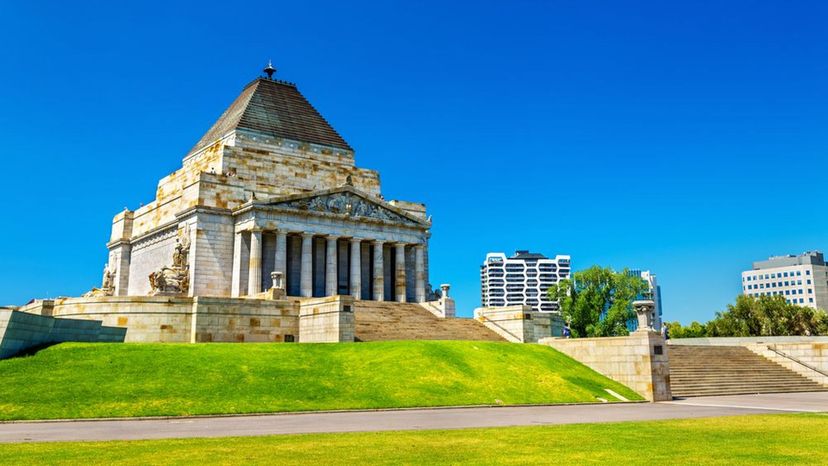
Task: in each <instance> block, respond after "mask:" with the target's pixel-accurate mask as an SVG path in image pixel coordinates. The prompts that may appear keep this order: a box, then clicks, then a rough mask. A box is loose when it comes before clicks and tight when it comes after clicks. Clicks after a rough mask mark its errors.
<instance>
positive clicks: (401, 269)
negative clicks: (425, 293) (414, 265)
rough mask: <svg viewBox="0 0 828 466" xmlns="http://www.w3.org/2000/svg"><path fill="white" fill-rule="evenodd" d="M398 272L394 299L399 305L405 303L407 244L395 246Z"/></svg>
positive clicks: (395, 276)
mask: <svg viewBox="0 0 828 466" xmlns="http://www.w3.org/2000/svg"><path fill="white" fill-rule="evenodd" d="M394 251H395V254H396V256H395V260H394V262H396V264H395V265H396V270H395V271H394V272H395V273H394V295H395V296H394V297H395V298H396V300H397V302H398V303H404V302H405V243H396V244H395V245H394Z"/></svg>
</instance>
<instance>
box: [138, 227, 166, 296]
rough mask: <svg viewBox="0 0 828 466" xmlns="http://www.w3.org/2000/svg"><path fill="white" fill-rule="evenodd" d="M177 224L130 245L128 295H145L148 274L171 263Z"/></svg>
mask: <svg viewBox="0 0 828 466" xmlns="http://www.w3.org/2000/svg"><path fill="white" fill-rule="evenodd" d="M177 233H178V224H177V223H176V224H175V225H172V226H171V227H169V228H165V229H163V230H160V231H158V232H155V233H153V234H152V235H149V236H147V237H145V238H142V239H140V240H139V241H136V242H135V243H134V244H133V245H132V252H131V254H130V262H129V286H128V294H129V295H130V296H146V295H148V294H149V292H150V284H149V275H150V274H151V273H152V272H155V271H156V270H158V269H160V268H161V267H162V266H165V265H166V266H170V265H172V256H173V252H174V251H175V240H176V234H177Z"/></svg>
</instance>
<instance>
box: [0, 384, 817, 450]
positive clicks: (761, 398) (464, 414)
mask: <svg viewBox="0 0 828 466" xmlns="http://www.w3.org/2000/svg"><path fill="white" fill-rule="evenodd" d="M786 411H788V412H817V411H828V392H821V393H797V394H778V395H746V396H741V395H739V396H727V397H724V396H719V397H699V398H689V399H686V400H677V401H672V402H665V403H631V404H608V405H607V404H601V405H572V406H532V407H495V408H450V409H412V410H401V411H363V412H355V411H352V412H338V413H308V414H275V415H263V416H225V417H202V418H173V419H151V420H107V421H60V422H25V423H4V424H0V443H4V442H54V441H73V440H76V441H89V440H137V439H161V438H189V437H227V436H252V435H275V434H298V433H320V432H365V431H387V430H424V429H461V428H471V427H503V426H531V425H549V424H575V423H584V422H618V421H646V420H655V419H683V418H697V417H709V416H733V415H742V414H768V413H779V412H786Z"/></svg>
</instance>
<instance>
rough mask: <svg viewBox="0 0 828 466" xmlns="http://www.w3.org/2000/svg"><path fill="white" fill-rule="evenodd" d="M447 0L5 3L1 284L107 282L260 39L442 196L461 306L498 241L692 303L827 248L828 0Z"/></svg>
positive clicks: (339, 113) (253, 66)
mask: <svg viewBox="0 0 828 466" xmlns="http://www.w3.org/2000/svg"><path fill="white" fill-rule="evenodd" d="M70 3H71V4H72V5H69V4H70ZM447 3H448V2H432V3H419V2H418V3H415V2H378V3H373V4H372V3H363V2H329V3H328V2H295V1H294V2H284V3H283V2H261V1H260V2H253V3H245V2H234V3H232V4H228V3H226V2H221V3H211V2H206V1H200V2H194V3H192V4H184V3H177V2H163V3H152V2H130V3H125V2H52V3H50V2H33V1H25V2H24V1H4V2H2V3H0V44H2V45H1V46H0V109H2V111H0V140H1V141H2V145H0V156H2V161H3V164H4V167H3V173H4V176H3V181H2V184H0V193H1V194H2V196H0V206H2V211H3V216H2V217H0V262H2V265H0V303H2V304H6V303H8V304H20V303H23V302H25V301H27V300H29V299H31V298H34V297H44V296H57V295H78V294H80V293H82V292H83V291H85V290H87V289H88V288H89V287H91V286H93V285H97V284H98V283H99V281H100V273H101V268H102V265H103V264H104V262H105V261H106V248H105V246H104V244H105V243H106V241H107V239H108V234H109V229H110V222H111V218H112V215H114V214H115V213H116V212H118V211H120V210H121V209H123V208H124V207H129V208H131V209H135V208H137V207H138V206H139V205H140V203H142V202H143V203H146V202H149V201H151V200H152V199H153V197H154V192H155V187H156V184H157V182H158V180H159V179H160V178H161V177H163V176H164V175H166V174H168V173H170V172H172V171H173V170H175V169H176V168H178V167H179V166H180V162H181V158H182V157H183V156H184V154H185V153H186V152H187V150H188V149H189V148H190V147H191V146H192V145H193V144H194V143H195V142H196V141H197V140H198V139H199V137H200V136H201V135H202V134H203V133H204V132H205V131H206V130H207V129H208V128H209V126H210V125H211V124H212V122H213V121H214V120H215V119H216V118H217V117H218V115H219V114H220V113H221V112H222V111H223V109H224V108H225V107H226V106H227V105H228V104H229V103H230V102H231V101H232V100H233V99H234V98H235V96H236V95H237V93H238V92H239V91H240V90H241V88H242V87H243V86H244V85H245V84H246V83H247V82H248V81H250V80H251V79H252V78H254V77H256V76H257V75H258V74H259V70H260V69H261V68H262V66H263V65H264V64H265V63H266V61H267V59H268V58H272V59H273V62H274V64H275V65H276V67H277V68H278V69H279V71H278V74H277V76H278V77H280V78H282V79H286V80H290V81H294V82H296V83H298V85H299V89H300V90H301V91H302V92H303V93H304V94H305V95H306V96H307V97H308V98H309V99H310V100H311V102H313V103H314V105H315V106H316V107H317V108H318V109H319V110H320V111H321V112H322V113H323V115H325V117H326V118H327V119H328V120H329V121H330V122H331V123H332V124H333V126H334V127H335V128H336V129H337V130H338V131H339V132H340V133H341V134H342V135H343V136H344V137H345V138H346V140H348V141H349V142H350V143H351V145H353V146H354V147H355V149H356V157H357V164H358V165H359V166H361V167H365V168H372V169H376V170H379V172H380V173H381V175H382V181H383V192H384V194H385V196H386V198H389V199H395V198H396V199H405V200H414V201H422V202H425V203H426V204H427V205H428V207H429V210H430V212H431V214H432V215H433V216H434V227H433V230H432V241H431V258H430V260H431V281H432V283H433V284H435V285H437V284H439V283H442V282H448V283H451V284H452V285H453V291H454V296H455V297H456V298H457V300H458V306H459V309H460V310H461V313H462V314H465V315H469V314H470V313H471V309H473V308H474V307H475V306H477V305H479V265H480V263H481V262H482V261H483V258H484V257H485V254H486V252H488V251H504V252H507V253H511V252H513V251H514V250H515V249H531V250H533V251H538V252H542V253H546V254H548V255H554V254H559V253H562V254H571V255H572V258H573V263H574V267H575V269H581V268H585V267H587V266H589V265H591V264H596V263H597V264H602V265H609V266H613V267H616V268H622V267H625V266H626V267H636V268H646V269H651V270H652V271H654V272H655V273H657V275H658V278H659V281H660V282H661V285H662V289H663V294H664V298H663V299H664V307H665V317H666V318H667V319H669V320H681V321H684V322H687V321H689V320H692V319H701V320H706V319H708V318H710V317H712V316H713V313H714V312H715V311H717V310H721V309H723V308H724V307H725V305H726V304H727V303H729V302H731V301H732V300H733V299H734V297H735V296H736V295H737V294H738V293H739V292H740V278H739V277H740V275H739V273H740V271H741V270H742V269H745V268H748V267H750V263H751V262H752V261H753V260H759V259H763V258H765V257H767V256H768V255H773V254H786V253H797V252H801V251H804V250H807V249H823V250H824V249H828V235H827V233H828V216H826V215H825V207H826V190H825V188H824V186H825V185H824V180H825V172H826V167H828V161H826V152H827V150H828V136H826V134H828V133H826V128H828V60H827V59H826V58H827V57H828V28H826V27H825V24H827V23H828V4H827V3H825V2H806V1H801V2H783V1H778V2H773V1H730V2H720V1H709V2H704V1H688V2H663V1H652V2H643V1H641V2H638V1H630V2H609V1H607V2H593V1H584V0H579V1H570V2H553V1H550V2H521V1H515V2H511V1H510V2H481V1H478V2H469V3H461V2H457V3H452V4H447Z"/></svg>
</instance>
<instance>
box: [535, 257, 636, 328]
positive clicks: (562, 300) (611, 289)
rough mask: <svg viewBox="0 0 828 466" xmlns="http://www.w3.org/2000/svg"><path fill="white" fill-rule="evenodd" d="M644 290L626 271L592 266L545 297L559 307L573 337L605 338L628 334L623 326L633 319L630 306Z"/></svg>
mask: <svg viewBox="0 0 828 466" xmlns="http://www.w3.org/2000/svg"><path fill="white" fill-rule="evenodd" d="M645 290H647V284H646V282H644V280H642V279H641V278H640V277H637V276H630V275H628V274H627V270H626V269H624V270H623V271H621V272H615V271H614V270H612V269H611V268H608V267H600V266H597V265H594V266H592V267H590V268H588V269H586V270H581V271H579V272H575V273H574V274H572V279H571V280H562V281H560V282H559V283H558V284H557V285H556V286H554V287H551V288H549V291H548V294H549V297H550V298H551V299H554V300H556V301H558V303H559V304H560V307H561V313H562V314H563V317H564V319H565V320H566V321H567V322H569V326H570V330H571V331H572V336H573V337H576V338H577V337H607V336H617V335H627V334H629V331H628V330H627V322H628V321H629V320H631V319H634V318H635V311H633V308H632V302H633V300H635V298H636V297H637V296H639V295H641V294H642V293H644V291H645Z"/></svg>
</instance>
